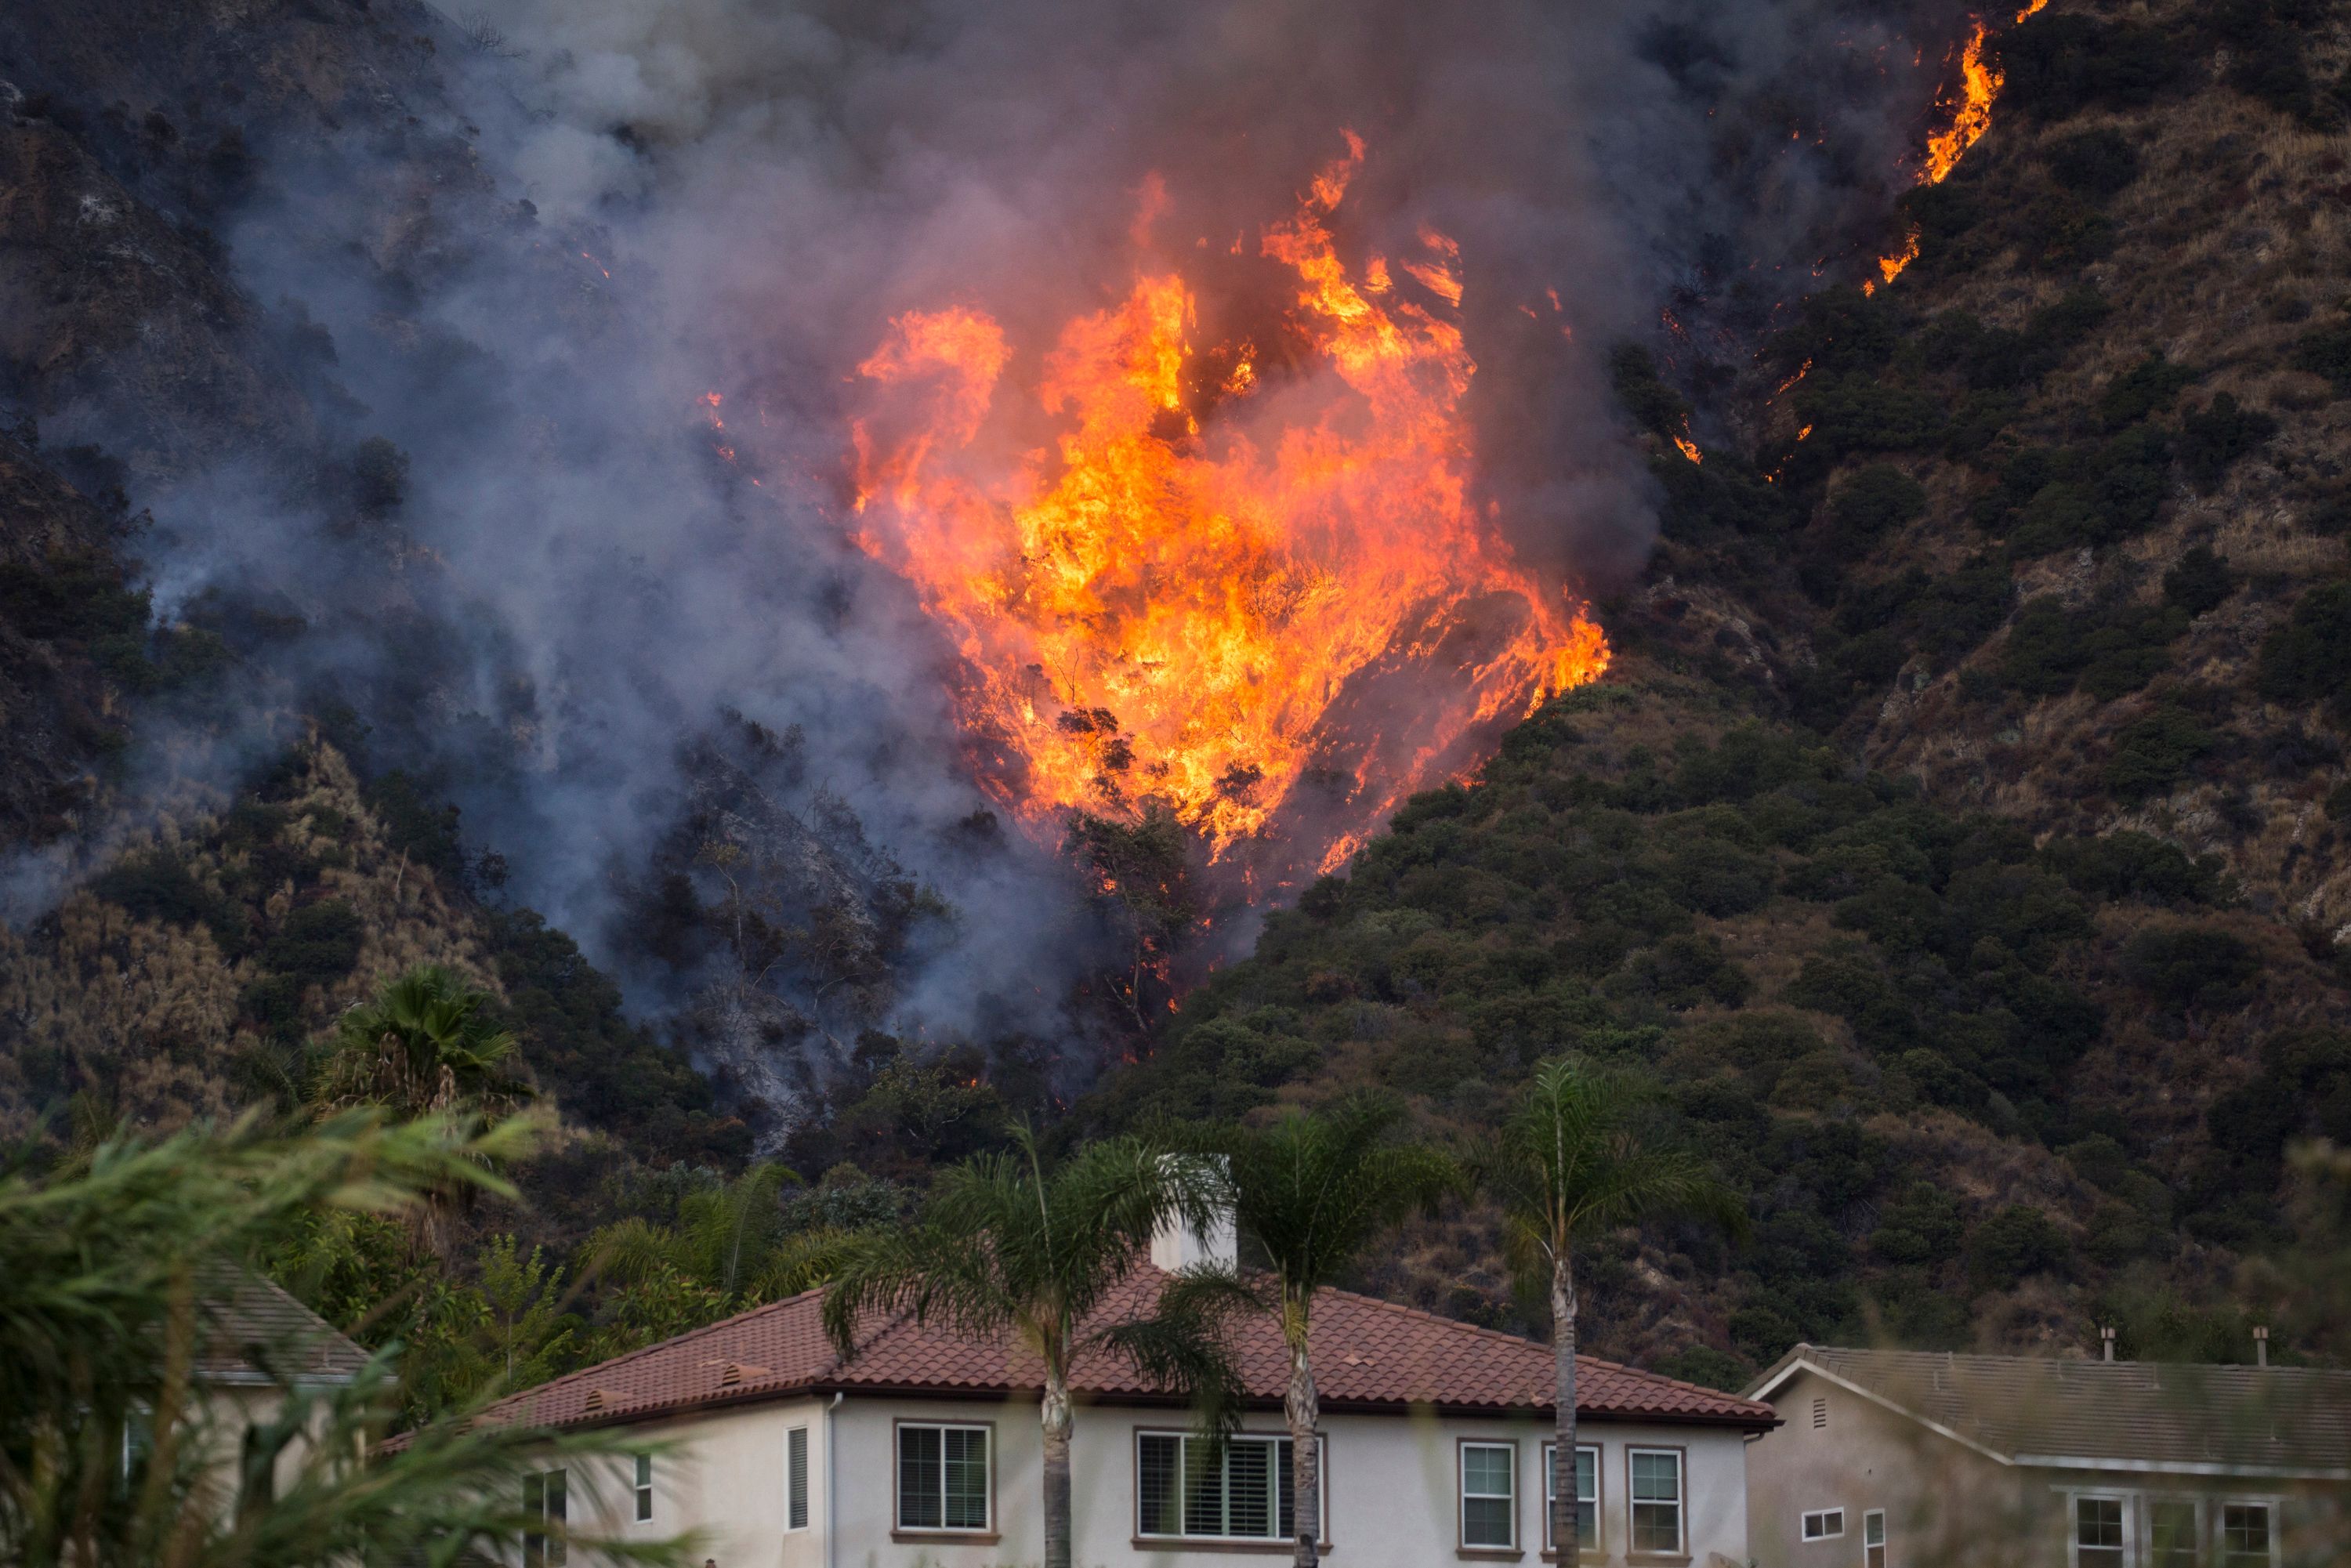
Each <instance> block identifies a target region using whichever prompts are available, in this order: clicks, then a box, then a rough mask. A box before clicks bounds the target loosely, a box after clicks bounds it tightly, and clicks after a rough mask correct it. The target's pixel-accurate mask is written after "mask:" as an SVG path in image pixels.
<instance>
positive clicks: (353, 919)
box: [261, 899, 363, 980]
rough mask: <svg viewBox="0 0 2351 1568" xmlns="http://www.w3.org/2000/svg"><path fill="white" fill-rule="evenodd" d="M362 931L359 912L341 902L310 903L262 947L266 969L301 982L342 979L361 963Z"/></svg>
mask: <svg viewBox="0 0 2351 1568" xmlns="http://www.w3.org/2000/svg"><path fill="white" fill-rule="evenodd" d="M362 930H363V927H362V925H361V924H360V913H359V911H358V910H356V909H353V908H352V907H351V906H350V904H345V903H344V902H342V901H341V900H340V899H328V900H325V901H323V902H321V903H318V904H304V905H303V906H302V907H301V908H299V909H297V910H295V911H294V912H293V913H291V914H290V915H287V916H286V918H285V920H284V921H283V922H282V923H281V924H280V925H278V927H277V932H276V934H275V935H273V936H271V937H270V938H269V939H268V940H267V941H266V942H265V943H263V944H262V946H261V963H262V966H263V967H265V968H268V969H274V970H276V971H277V973H278V974H280V975H284V976H287V977H294V978H298V979H308V980H332V979H339V978H340V977H342V976H345V975H348V974H350V972H351V967H352V966H353V965H355V964H357V963H358V962H359V961H360V936H361V934H362Z"/></svg>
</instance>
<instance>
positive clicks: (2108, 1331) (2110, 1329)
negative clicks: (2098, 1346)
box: [2098, 1323, 2115, 1361]
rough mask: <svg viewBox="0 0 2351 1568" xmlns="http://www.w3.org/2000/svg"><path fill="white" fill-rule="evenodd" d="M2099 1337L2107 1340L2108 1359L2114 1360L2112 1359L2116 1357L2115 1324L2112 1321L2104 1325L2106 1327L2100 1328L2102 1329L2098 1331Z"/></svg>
mask: <svg viewBox="0 0 2351 1568" xmlns="http://www.w3.org/2000/svg"><path fill="white" fill-rule="evenodd" d="M2098 1337H2099V1338H2100V1339H2102V1340H2104V1341H2105V1345H2106V1359H2107V1360H2108V1361H2112V1360H2114V1358H2115V1330H2114V1325H2113V1324H2112V1323H2109V1324H2107V1325H2106V1326H2105V1327H2104V1328H2102V1329H2100V1330H2099V1331H2098Z"/></svg>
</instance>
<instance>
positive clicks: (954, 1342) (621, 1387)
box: [486, 1270, 1777, 1429]
mask: <svg viewBox="0 0 2351 1568" xmlns="http://www.w3.org/2000/svg"><path fill="white" fill-rule="evenodd" d="M1164 1279H1165V1276H1164V1275H1162V1274H1160V1273H1159V1272H1158V1271H1157V1270H1144V1271H1143V1272H1142V1273H1141V1274H1139V1275H1138V1276H1137V1277H1136V1278H1135V1279H1134V1280H1133V1281H1130V1282H1129V1283H1128V1284H1127V1285H1126V1286H1125V1287H1123V1289H1122V1290H1121V1291H1119V1292H1118V1293H1117V1294H1115V1295H1114V1296H1113V1298H1112V1300H1111V1301H1109V1302H1108V1303H1107V1304H1106V1305H1105V1307H1104V1310H1103V1315H1104V1317H1105V1318H1106V1319H1108V1320H1111V1321H1118V1320H1123V1319H1125V1318H1129V1317H1134V1316H1138V1315H1141V1314H1142V1313H1143V1312H1145V1311H1147V1310H1148V1308H1149V1305H1150V1302H1151V1301H1152V1300H1153V1298H1154V1297H1155V1296H1156V1294H1157V1292H1158V1290H1159V1287H1160V1283H1161V1281H1163V1280H1164ZM822 1305H823V1296H822V1292H820V1291H809V1292H807V1293H806V1294H803V1295H799V1296H793V1297H791V1298H789V1299H788V1300H786V1301H775V1302H771V1303H770V1304H768V1305H767V1306H764V1307H757V1308H754V1309H753V1310H751V1311H750V1312H745V1313H742V1314H741V1315H740V1316H737V1317H733V1318H728V1319H726V1321H725V1322H716V1323H712V1324H710V1325H709V1326H707V1327H705V1328H701V1329H696V1330H695V1331H693V1332H692V1333H685V1334H682V1335H680V1336H679V1337H677V1338H675V1339H673V1340H668V1341H665V1342H664V1343H661V1344H656V1345H650V1346H648V1347H646V1348H645V1349H643V1350H640V1351H635V1352H632V1353H631V1354H627V1355H623V1356H619V1357H616V1358H614V1359H613V1360H611V1361H608V1362H604V1363H602V1364H600V1365H596V1366H591V1367H587V1368H584V1369H583V1370H581V1371H579V1372H575V1373H572V1374H570V1375H568V1376H564V1377H559V1378H557V1379H555V1380H554V1381H553V1382H551V1383H548V1384H545V1385H541V1386H539V1387H538V1388H534V1389H530V1390H528V1391H526V1392H524V1393H521V1394H517V1395H515V1396H512V1397H510V1398H508V1399H506V1400H503V1401H501V1402H500V1403H499V1404H497V1405H496V1406H492V1407H491V1408H490V1410H489V1411H488V1412H486V1418H487V1419H490V1420H493V1421H508V1420H519V1421H529V1422H534V1423H537V1424H540V1425H544V1426H567V1425H570V1424H573V1423H577V1422H583V1421H595V1422H607V1421H615V1420H633V1419H641V1418H643V1417H646V1416H655V1415H661V1414H664V1413H667V1412H671V1411H677V1410H684V1409H690V1408H693V1407H695V1406H702V1405H708V1404H717V1403H732V1402H735V1401H738V1400H749V1399H768V1398H778V1397H781V1396H787V1395H793V1394H804V1393H829V1392H831V1391H833V1390H836V1389H838V1390H846V1391H851V1392H854V1391H857V1390H859V1389H867V1390H872V1391H875V1392H881V1391H884V1390H886V1391H890V1392H896V1393H909V1394H913V1393H925V1394H932V1395H947V1396H956V1395H967V1394H986V1395H997V1394H1010V1393H1017V1392H1022V1391H1028V1390H1034V1389H1036V1388H1038V1387H1039V1386H1040V1385H1041V1383H1042V1381H1043V1379H1042V1369H1041V1368H1040V1366H1039V1365H1038V1364H1037V1362H1036V1359H1035V1358H1034V1357H1033V1356H1031V1355H1029V1354H1028V1353H1026V1352H1025V1351H1021V1350H1019V1349H1017V1348H1015V1347H1013V1346H1011V1345H1008V1344H1006V1343H984V1342H981V1341H977V1340H972V1339H967V1338H965V1337H964V1336H962V1335H960V1334H956V1333H952V1332H950V1331H948V1330H947V1329H946V1328H944V1327H942V1326H939V1325H936V1324H932V1325H925V1324H921V1323H917V1322H914V1321H913V1320H912V1319H911V1318H910V1317H905V1316H899V1317H895V1318H892V1319H890V1320H889V1321H888V1322H884V1323H883V1325H882V1326H881V1327H880V1328H879V1330H878V1331H877V1332H875V1333H872V1334H871V1335H870V1336H869V1337H867V1338H866V1340H865V1341H864V1343H862V1344H861V1345H860V1346H859V1348H858V1352H857V1354H855V1355H854V1356H853V1357H851V1358H849V1359H847V1360H845V1361H844V1360H843V1359H842V1358H841V1356H840V1355H838V1354H836V1353H835V1351H834V1350H833V1347H832V1343H831V1341H830V1340H829V1339H827V1338H826V1336H825V1333H824V1327H823V1323H822V1322H821V1321H820V1313H821V1310H822ZM1313 1321H1314V1328H1313V1350H1314V1368H1315V1381H1316V1383H1317V1384H1318V1385H1319V1386H1320V1389H1321V1392H1322V1405H1323V1407H1324V1408H1325V1409H1331V1410H1348V1409H1357V1410H1403V1409H1407V1408H1411V1407H1415V1406H1435V1407H1437V1408H1439V1409H1446V1410H1460V1411H1479V1410H1493V1411H1503V1410H1523V1411H1528V1412H1530V1413H1547V1412H1548V1411H1550V1409H1551V1408H1552V1388H1553V1382H1552V1378H1553V1368H1552V1353H1551V1347H1550V1346H1548V1345H1544V1344H1540V1343H1536V1342H1535V1341H1532V1340H1528V1339H1521V1338H1519V1337H1518V1336H1517V1335H1514V1334H1506V1333H1496V1332H1495V1331H1493V1330H1490V1329H1482V1328H1478V1327H1474V1326H1472V1325H1470V1324H1468V1323H1459V1322H1452V1321H1450V1320H1448V1319H1445V1318H1440V1317H1437V1316H1434V1315H1433V1314H1430V1313H1427V1312H1416V1311H1414V1310H1413V1309H1411V1308H1409V1307H1400V1306H1396V1305H1395V1304H1393V1303H1391V1302H1387V1301H1377V1300H1374V1298H1372V1297H1369V1296H1360V1295H1355V1294H1353V1293H1352V1292H1349V1291H1323V1292H1322V1294H1321V1295H1320V1296H1318V1297H1317V1298H1316V1300H1315V1305H1314V1320H1313ZM1233 1348H1234V1350H1235V1353H1236V1354H1237V1357H1238V1361H1239V1363H1240V1367H1241V1371H1242V1374H1243V1376H1244V1379H1245V1381H1246V1384H1247V1386H1248V1388H1249V1395H1250V1397H1251V1399H1252V1400H1253V1401H1255V1402H1261V1403H1264V1404H1267V1405H1274V1406H1278V1405H1279V1404H1280V1400H1281V1395H1282V1390H1283V1388H1284V1387H1285V1385H1287V1384H1288V1382H1289V1360H1288V1355H1287V1353H1286V1352H1285V1350H1284V1348H1283V1346H1282V1343H1281V1337H1280V1333H1279V1332H1278V1331H1277V1329H1276V1328H1275V1325H1274V1324H1273V1323H1272V1322H1270V1319H1268V1318H1267V1317H1266V1316H1264V1315H1262V1314H1254V1313H1253V1314H1249V1315H1248V1316H1247V1317H1245V1318H1243V1319H1241V1320H1239V1321H1238V1322H1236V1323H1235V1325H1234V1332H1233ZM1073 1372H1074V1378H1073V1381H1074V1383H1075V1384H1076V1386H1077V1390H1078V1392H1079V1394H1080V1395H1081V1396H1089V1397H1092V1398H1094V1399H1098V1400H1104V1401H1110V1402H1118V1401H1122V1400H1127V1399H1137V1400H1149V1399H1154V1398H1158V1397H1164V1396H1162V1395H1161V1393H1160V1391H1159V1389H1158V1388H1157V1387H1156V1385H1153V1384H1151V1383H1149V1382H1147V1381H1146V1380H1144V1378H1142V1377H1140V1376H1139V1375H1137V1374H1136V1373H1135V1372H1134V1368H1133V1367H1132V1366H1130V1365H1128V1364H1126V1363H1125V1362H1123V1360H1120V1359H1118V1358H1116V1357H1113V1356H1109V1355H1105V1354H1090V1355H1086V1356H1081V1358H1080V1359H1079V1362H1078V1364H1077V1365H1076V1367H1075V1368H1074V1369H1073ZM591 1392H592V1393H593V1395H594V1396H595V1397H594V1398H593V1399H592V1400H591V1398H590V1395H591ZM1576 1409H1577V1411H1578V1413H1579V1415H1581V1416H1616V1417H1619V1418H1631V1419H1647V1420H1658V1421H1685V1422H1690V1421H1694V1422H1706V1423H1713V1424H1721V1425H1729V1426H1735V1427H1750V1428H1757V1429H1760V1428H1762V1427H1770V1426H1772V1425H1774V1424H1775V1423H1776V1421H1777V1417H1776V1416H1774V1415H1773V1414H1772V1412H1771V1407H1770V1406H1765V1405H1759V1404H1755V1403H1752V1402H1750V1401H1748V1400H1744V1399H1738V1398H1734V1397H1732V1396H1729V1395H1727V1394H1719V1393H1716V1392H1715V1391H1714V1390H1712V1389H1709V1388H1700V1387H1698V1386H1697V1385H1694V1384H1688V1383H1681V1382H1677V1381H1676V1380H1675V1379H1673V1378H1669V1377H1660V1376H1657V1375H1656V1374H1654V1373H1647V1372H1640V1371H1636V1370H1635V1369H1634V1368H1632V1367H1628V1366H1620V1365H1618V1364H1615V1363H1614V1362H1606V1361H1596V1360H1594V1359H1593V1358H1592V1357H1590V1356H1578V1357H1577V1358H1576Z"/></svg>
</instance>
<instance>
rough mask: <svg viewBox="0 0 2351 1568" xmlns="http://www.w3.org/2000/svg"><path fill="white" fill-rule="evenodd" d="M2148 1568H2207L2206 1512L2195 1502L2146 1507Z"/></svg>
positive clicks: (2166, 1501)
mask: <svg viewBox="0 0 2351 1568" xmlns="http://www.w3.org/2000/svg"><path fill="white" fill-rule="evenodd" d="M2147 1568H2204V1511H2203V1508H2202V1505H2201V1504H2199V1503H2198V1502H2197V1500H2195V1499H2194V1498H2187V1497H2157V1498H2149V1499H2147Z"/></svg>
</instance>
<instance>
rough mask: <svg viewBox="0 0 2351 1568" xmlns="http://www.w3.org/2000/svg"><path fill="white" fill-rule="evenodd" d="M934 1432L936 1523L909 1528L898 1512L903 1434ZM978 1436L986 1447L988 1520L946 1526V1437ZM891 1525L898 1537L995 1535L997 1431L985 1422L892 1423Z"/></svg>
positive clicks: (902, 1490) (902, 1504) (902, 1501)
mask: <svg viewBox="0 0 2351 1568" xmlns="http://www.w3.org/2000/svg"><path fill="white" fill-rule="evenodd" d="M908 1432H936V1433H938V1434H939V1522H938V1523H936V1524H908V1523H907V1522H906V1521H905V1516H904V1514H903V1513H902V1512H901V1510H902V1509H904V1507H905V1502H906V1487H905V1480H904V1470H905V1465H906V1449H905V1446H904V1445H905V1434H906V1433H908ZM949 1432H977V1433H978V1434H979V1437H980V1441H981V1442H982V1443H983V1444H985V1445H986V1448H985V1450H984V1451H985V1452H986V1453H987V1484H986V1487H985V1489H984V1490H983V1491H982V1494H981V1495H982V1497H983V1498H984V1499H985V1500H986V1502H987V1517H986V1519H985V1520H984V1521H982V1522H981V1523H978V1524H949V1523H947V1522H946V1517H947V1515H946V1453H947V1445H946V1434H947V1433H949ZM890 1521H891V1528H892V1530H893V1533H896V1534H900V1535H994V1534H995V1533H996V1427H995V1426H994V1425H993V1424H992V1423H989V1422H985V1421H893V1422H892V1423H891V1426H890Z"/></svg>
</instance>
